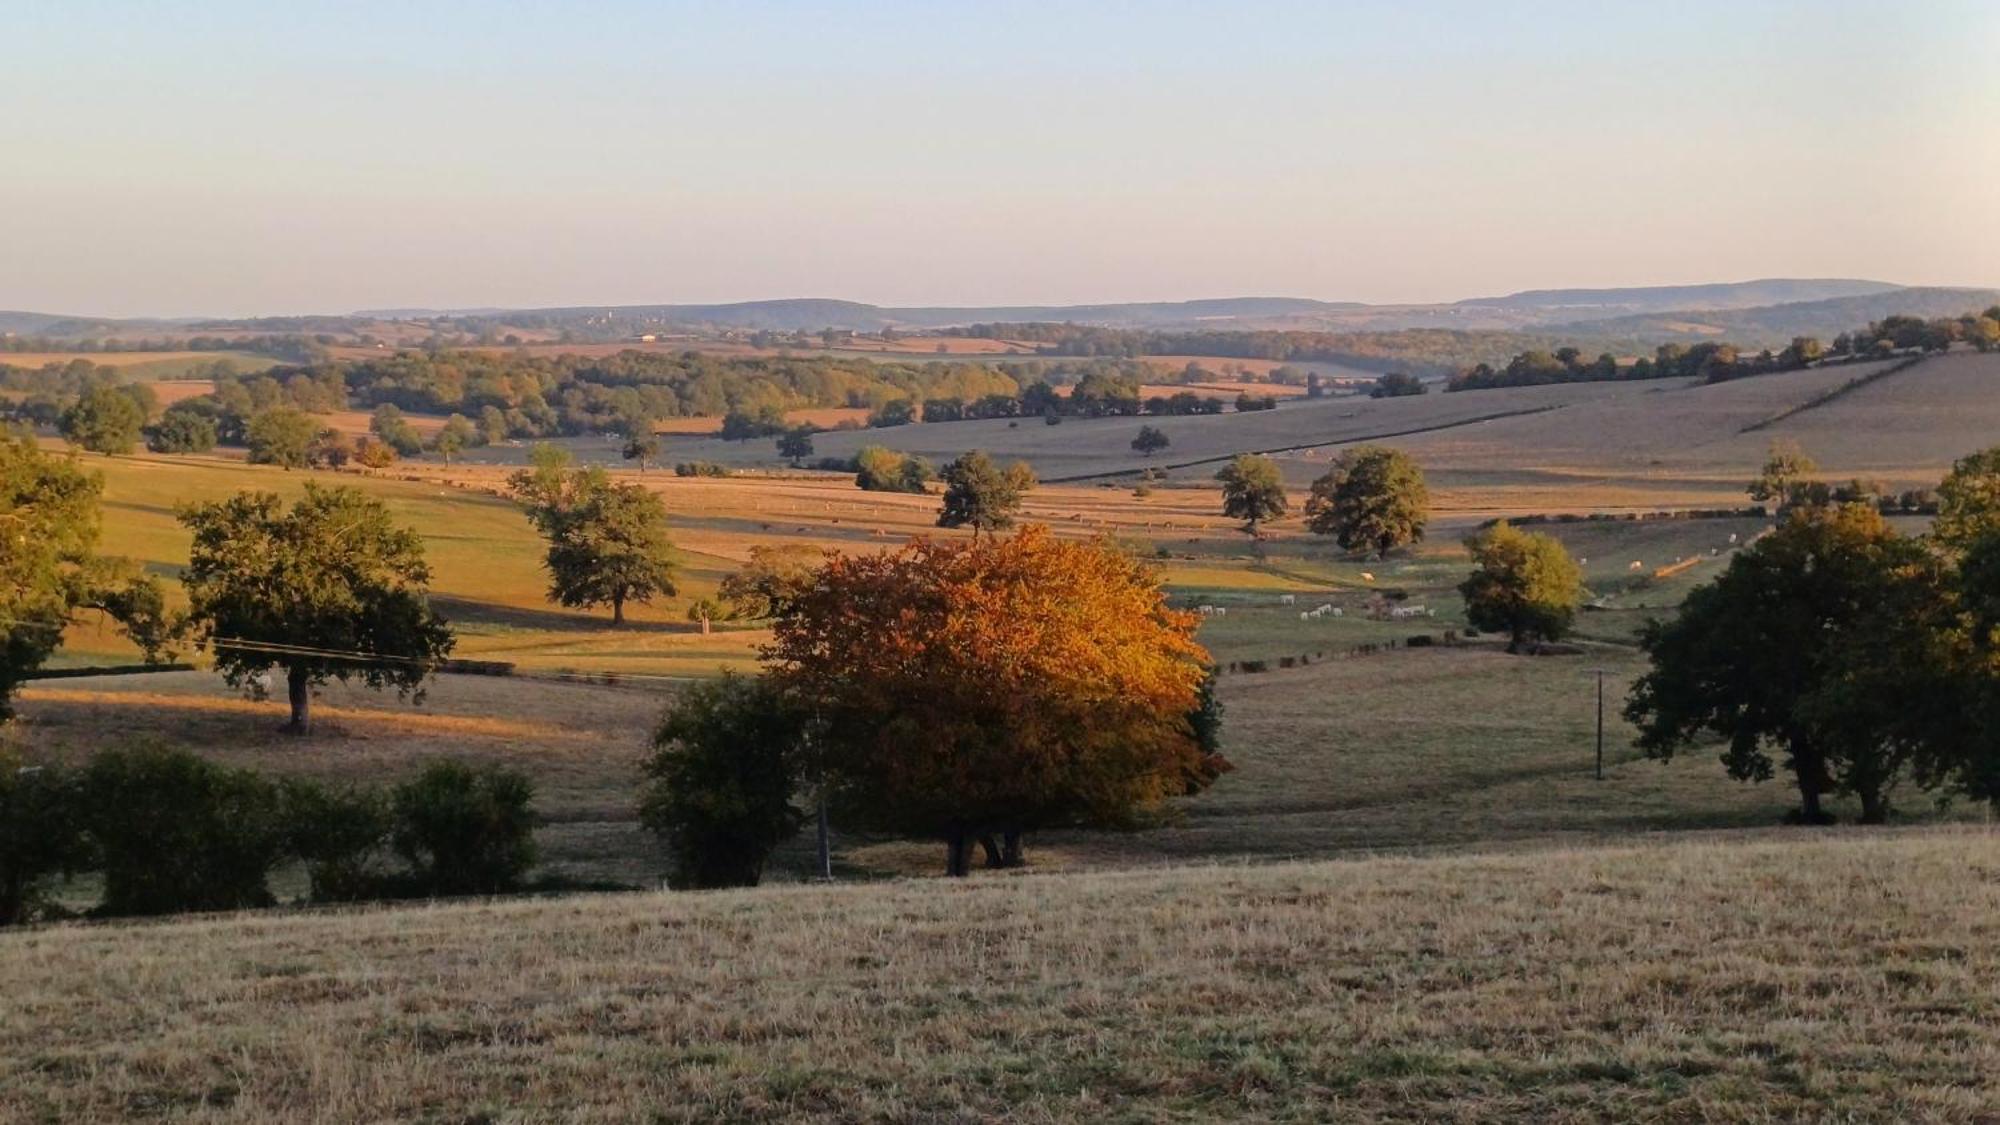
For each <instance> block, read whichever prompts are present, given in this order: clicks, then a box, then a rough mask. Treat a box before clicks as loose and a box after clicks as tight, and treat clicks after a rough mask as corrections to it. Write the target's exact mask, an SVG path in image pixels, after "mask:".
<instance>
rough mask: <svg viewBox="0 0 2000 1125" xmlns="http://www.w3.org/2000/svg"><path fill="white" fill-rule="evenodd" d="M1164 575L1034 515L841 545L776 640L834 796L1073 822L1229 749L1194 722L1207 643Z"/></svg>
mask: <svg viewBox="0 0 2000 1125" xmlns="http://www.w3.org/2000/svg"><path fill="white" fill-rule="evenodd" d="M1195 624H1196V618H1195V617H1194V616H1193V615H1192V614H1188V613H1182V612H1177V611H1175V610H1173V609H1171V608H1169V607H1168V606H1167V603H1166V598H1165V595H1164V593H1163V592H1162V590H1161V588H1160V580H1159V576H1158V575H1157V574H1156V573H1154V572H1153V571H1152V570H1151V569H1149V568H1148V567H1146V566H1145V565H1144V564H1142V563H1140V562H1138V561H1137V560H1134V559H1132V558H1130V557H1128V556H1126V555H1124V554H1122V553H1120V552H1118V551H1116V550H1113V549H1112V548H1110V547H1108V546H1105V545H1101V544H1095V543H1066V542H1062V541H1059V540H1057V539H1055V538H1054V537H1053V536H1051V535H1050V534H1049V533H1048V531H1047V530H1046V529H1044V528H1039V527H1030V528H1027V529H1025V530H1023V531H1022V532H1020V533H1019V534H1018V535H1015V536H1012V537H1009V538H1005V539H983V540H973V541H963V540H960V541H936V540H918V541H916V542H913V543H911V544H910V545H908V546H906V547H904V548H902V549H901V550H898V551H894V552H888V553H881V554H865V555H855V556H833V557H830V558H829V559H828V560H827V562H826V564H825V566H824V567H823V568H822V569H821V570H820V572H819V573H818V575H817V576H816V577H815V579H814V580H813V582H812V583H811V584H810V585H809V586H806V587H804V588H802V589H801V590H799V591H798V592H797V595H796V597H795V598H794V599H793V600H792V602H791V604H790V605H788V606H787V607H786V610H785V612H784V614H783V615H782V616H780V617H779V618H778V620H777V623H776V625H775V627H774V641H773V644H772V645H771V647H770V648H769V649H768V650H767V651H766V659H767V660H768V661H769V662H770V664H771V665H772V672H771V674H772V676H773V677H774V678H775V682H776V683H777V684H778V686H780V687H782V688H783V689H785V690H787V691H788V692H790V693H791V694H792V695H793V697H794V698H796V699H798V700H799V701H800V703H801V705H803V706H806V707H808V708H809V709H811V710H812V711H813V712H814V713H815V714H817V715H818V716H819V717H820V719H821V720H822V722H823V726H822V727H821V728H820V731H821V733H820V734H819V735H817V736H816V740H815V741H816V745H817V746H818V747H819V752H820V754H821V755H822V757H821V762H822V765H823V768H824V770H825V772H826V777H827V779H828V782H829V785H830V791H831V796H832V800H833V804H834V806H835V807H836V808H837V809H839V810H841V811H842V812H843V813H844V814H845V815H847V816H851V817H852V818H853V819H854V820H855V822H857V823H858V824H860V825H862V826H866V827H872V828H879V829H883V830H888V831H899V832H910V833H919V834H923V835H928V836H933V837H936V838H942V839H943V840H944V841H945V842H946V844H947V846H948V847H947V862H946V870H947V872H948V873H950V874H952V875H963V874H965V873H966V872H967V870H968V868H969V866H970V859H969V857H970V853H971V846H972V844H973V842H974V841H976V840H977V839H979V838H980V837H981V836H984V835H987V834H993V833H997V834H1001V835H1003V836H1008V837H1011V839H1012V841H1013V846H1012V848H1011V849H1010V850H1012V851H1015V852H1016V853H1018V850H1019V839H1020V835H1021V834H1022V833H1024V832H1028V831H1031V830H1034V829H1037V828H1045V827H1051V826H1055V825H1062V824H1098V825H1103V824H1128V823H1131V822H1133V821H1134V820H1135V819H1136V818H1139V817H1141V816H1143V815H1145V814H1147V813H1148V812H1150V811H1151V810H1154V809H1156V808H1157V807H1158V806H1159V805H1160V803H1161V802H1162V801H1163V800H1165V799H1166V798H1168V797H1170V796H1178V795H1181V794H1185V793H1188V792H1190V791H1191V790H1193V789H1198V788H1200V787H1201V786H1203V785H1205V784H1207V783H1208V781H1210V780H1212V779H1213V777H1214V776H1215V772H1216V768H1217V763H1216V762H1215V761H1214V760H1213V759H1212V758H1211V757H1210V756H1208V755H1205V754H1204V753H1203V752H1202V749H1201V746H1200V744H1199V742H1198V741H1197V739H1196V736H1195V733H1194V731H1193V730H1192V728H1191V725H1190V722H1189V713H1190V712H1191V711H1193V710H1194V709H1195V708H1196V706H1197V704H1198V698H1197V695H1198V688H1199V685H1200V684H1201V681H1202V677H1203V674H1204V668H1205V667H1206V665H1207V662H1208V658H1207V653H1206V652H1205V651H1204V650H1203V649H1202V648H1201V646H1200V645H1198V644H1196V643H1195V641H1194V631H1195Z"/></svg>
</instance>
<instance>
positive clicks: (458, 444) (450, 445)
mask: <svg viewBox="0 0 2000 1125" xmlns="http://www.w3.org/2000/svg"><path fill="white" fill-rule="evenodd" d="M477 444H479V430H478V428H477V427H475V426H473V424H472V420H471V419H469V418H467V417H466V416H465V415H463V414H454V415H452V416H451V417H449V418H446V419H445V420H444V425H443V426H440V427H439V428H438V432H437V433H435V434H432V435H431V440H430V448H431V452H433V453H436V454H437V455H438V456H440V457H442V458H444V463H445V464H447V465H449V464H451V459H452V458H454V457H456V456H458V455H459V454H461V453H463V452H465V451H466V450H467V449H470V448H472V447H473V446H475V445H477Z"/></svg>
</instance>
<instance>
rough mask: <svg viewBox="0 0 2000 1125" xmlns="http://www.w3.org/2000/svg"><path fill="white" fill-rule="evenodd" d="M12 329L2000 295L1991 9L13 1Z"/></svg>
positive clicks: (7, 269) (8, 196)
mask: <svg viewBox="0 0 2000 1125" xmlns="http://www.w3.org/2000/svg"><path fill="white" fill-rule="evenodd" d="M0 11H4V15H0V26H4V28H5V38H6V43H7V52H6V55H7V61H6V65H5V66H0V121H4V123H5V132H4V152H5V156H4V158H0V308H12V309H33V310H37V311H53V312H71V313H96V314H106V315H189V314H215V315H252V314H281V313H293V312H307V311H314V312H342V311H347V310H351V309H355V308H365V307H387V306H412V305H414V306H432V307H465V306H481V305H509V306H526V305H580V304H632V303H646V302H662V301H729V300H744V299H756V298H768V297H789V296H826V297H846V298H852V299H856V300H864V301H875V302H880V303H887V304H996V303H1029V302H1035V303H1039V302H1083V301H1109V300H1164V299H1179V298H1188V297H1203V296H1222V295H1243V294H1255V295H1288V296H1309V297H1320V298H1326V299H1335V300H1338V299H1353V300H1365V301H1379V302H1388V301H1430V300H1444V299H1454V298H1459V297H1466V296H1477V295H1485V294H1492V293H1500V292H1506V291H1511V290H1515V289H1522V288H1539V287H1553V286H1569V285H1642V284H1664V283H1678V282H1695V281H1716V280H1740V279H1745V278H1750V277H1764V276H1794V277H1805V276H1844V277H1870V278H1878V279H1882V280H1888V281H1902V282H1908V283H1913V284H1982V285H2000V4H1996V3H1993V2H1992V0H1933V2H1903V3H1896V4H1881V3H1858V2H1855V3H1850V2H1842V0H1828V2H1820V3H1811V2H1805V0H1723V2H1711V0H1676V2H1675V3H1672V4H1658V3H1650V2H1646V3H1640V2H1629V3H1628V2H1621V0H1594V2H1576V3H1562V2H1549V3H1536V2H1533V0H1512V2H1508V3H1498V2H1464V3H1447V2H1430V3H1426V2H1418V0H1412V2H1386V0H1385V2H1379V3H1376V2H1354V3H1339V2H1333V0H1324V2H1320V3H1280V2H1265V0H1259V2H1246V0H1235V2H1228V3H1222V2H1218V3H1148V4H1141V3H1112V2H1102V3H1086V2H1082V0H1072V2H1068V3H1053V2H1051V3H1007V2H994V0H981V2H977V3H974V2H965V3H958V2H948V0H927V2H926V0H908V2H903V0H898V2H874V3H863V2H859V0H855V2H846V3H832V2H827V3H814V2H808V0H784V2H763V3H760V2H754V0H738V2H734V3H729V2H717V3H712V4H696V3H665V2H658V3H640V2H632V3H611V2H596V3H592V2H577V3H548V4H531V3H516V4H508V3H501V2H497V0H488V2H484V3H471V2H468V3H434V2H430V0H399V2H396V3H371V2H366V0H348V2H342V3H311V2H287V3H270V2H269V0H254V2H252V0H205V2H202V3H165V2H129V3H106V2H94V0H62V2H60V3H58V2H56V0H13V2H12V3H6V4H0Z"/></svg>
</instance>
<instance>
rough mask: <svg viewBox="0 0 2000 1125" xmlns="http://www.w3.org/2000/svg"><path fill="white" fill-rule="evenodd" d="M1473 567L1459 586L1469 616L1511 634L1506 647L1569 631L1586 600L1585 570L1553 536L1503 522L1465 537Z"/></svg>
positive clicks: (1516, 648)
mask: <svg viewBox="0 0 2000 1125" xmlns="http://www.w3.org/2000/svg"><path fill="white" fill-rule="evenodd" d="M1465 546H1466V549H1467V550H1469V551H1471V552H1472V561H1473V566H1474V569H1473V571H1472V574H1471V576H1470V577H1468V578H1467V579H1466V580H1465V581H1464V582H1462V583H1460V584H1459V587H1458V590H1459V593H1461V594H1463V595H1465V615H1466V619H1467V620H1468V621H1470V622H1471V623H1472V624H1473V625H1474V626H1476V627H1477V628H1480V629H1487V630H1491V631H1493V632H1497V633H1506V634H1507V635H1508V638H1509V640H1508V644H1507V651H1509V652H1519V651H1521V649H1522V647H1523V646H1524V645H1527V644H1529V643H1532V642H1535V641H1554V640H1560V639H1562V638H1563V637H1564V636H1565V635H1567V634H1568V633H1569V629H1570V624H1571V622H1572V621H1573V620H1574V619H1575V617H1576V607H1577V605H1578V604H1579V603H1581V602H1582V601H1583V570H1582V568H1580V567H1578V566H1577V565H1576V560H1575V559H1572V558H1570V556H1569V552H1568V551H1566V550H1564V549H1563V545H1562V543H1561V542H1559V541H1558V540H1557V539H1556V538H1555V537H1554V536H1552V535H1540V534H1536V533H1533V532H1525V531H1521V530H1519V529H1518V528H1515V527H1513V526H1511V525H1509V524H1508V523H1507V522H1506V521H1505V520H1502V521H1501V522H1499V523H1497V524H1494V525H1493V526H1492V527H1490V528H1488V529H1487V530H1485V531H1483V532H1481V533H1480V534H1478V535H1475V536H1473V537H1472V538H1470V539H1468V540H1466V541H1465Z"/></svg>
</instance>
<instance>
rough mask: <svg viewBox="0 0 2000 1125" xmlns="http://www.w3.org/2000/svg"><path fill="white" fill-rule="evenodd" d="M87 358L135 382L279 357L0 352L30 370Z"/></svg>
mask: <svg viewBox="0 0 2000 1125" xmlns="http://www.w3.org/2000/svg"><path fill="white" fill-rule="evenodd" d="M79 359H81V360H85V361H87V362H90V363H94V364H96V365H97V366H99V367H115V368H117V369H118V373H119V374H120V375H121V376H123V377H125V378H127V379H131V380H134V381H147V382H149V381H152V380H156V379H180V378H184V377H185V376H186V375H187V373H188V372H189V371H192V370H193V369H195V368H197V367H203V366H206V365H208V364H210V363H214V362H215V361H217V360H225V361H227V362H228V363H229V364H230V365H231V366H233V367H234V368H236V370H237V371H238V372H240V373H242V374H245V375H248V374H252V373H254V372H258V371H265V370H269V369H270V368H272V367H275V366H277V365H278V362H279V361H278V360H276V359H273V358H271V357H270V356H267V355H258V354H256V353H255V352H184V351H177V352H0V367H22V368H26V369H28V370H30V371H32V370H36V369H38V368H41V367H46V366H48V365H49V364H51V363H58V364H61V363H69V362H71V361H72V360H79Z"/></svg>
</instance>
